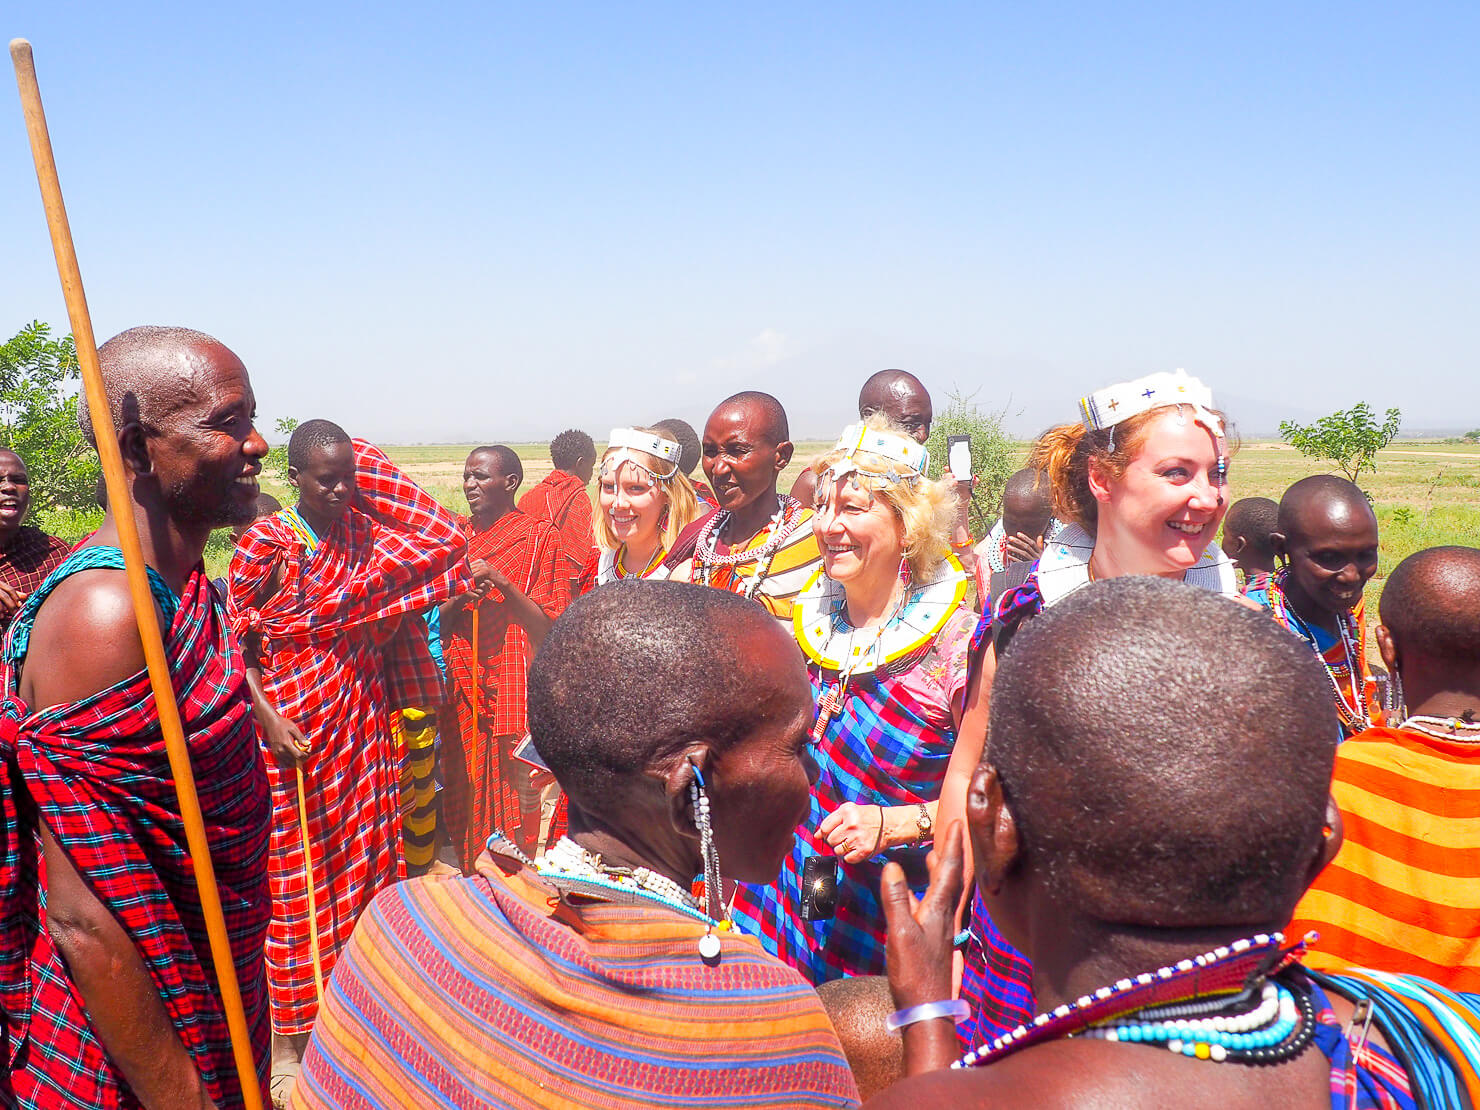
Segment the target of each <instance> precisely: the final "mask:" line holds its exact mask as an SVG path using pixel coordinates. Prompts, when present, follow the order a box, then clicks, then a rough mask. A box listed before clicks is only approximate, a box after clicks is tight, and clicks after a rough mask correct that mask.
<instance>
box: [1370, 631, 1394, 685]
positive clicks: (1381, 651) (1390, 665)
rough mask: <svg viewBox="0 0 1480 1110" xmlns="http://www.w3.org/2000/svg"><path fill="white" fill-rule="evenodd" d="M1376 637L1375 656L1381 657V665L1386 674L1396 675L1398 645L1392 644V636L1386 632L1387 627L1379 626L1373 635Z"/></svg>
mask: <svg viewBox="0 0 1480 1110" xmlns="http://www.w3.org/2000/svg"><path fill="white" fill-rule="evenodd" d="M1374 635H1375V636H1376V637H1377V654H1378V655H1380V656H1382V665H1383V666H1384V667H1386V668H1387V670H1388V674H1390V675H1396V674H1397V673H1398V645H1397V644H1395V643H1393V634H1392V633H1391V632H1390V631H1388V626H1387V625H1385V624H1379V625H1378V626H1377V631H1376V632H1375V633H1374Z"/></svg>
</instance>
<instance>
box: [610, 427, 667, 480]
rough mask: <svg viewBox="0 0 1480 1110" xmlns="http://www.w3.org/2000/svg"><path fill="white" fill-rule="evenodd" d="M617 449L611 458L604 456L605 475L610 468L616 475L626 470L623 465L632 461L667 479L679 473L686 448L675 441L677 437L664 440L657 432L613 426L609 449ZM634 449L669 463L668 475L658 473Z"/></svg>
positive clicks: (660, 478)
mask: <svg viewBox="0 0 1480 1110" xmlns="http://www.w3.org/2000/svg"><path fill="white" fill-rule="evenodd" d="M613 448H615V449H616V454H614V455H612V456H611V457H610V458H606V459H603V460H602V462H601V472H602V473H603V474H605V473H607V472H608V471H610V472H611V473H612V474H615V473H616V472H617V471H619V470H621V469H622V464H623V463H626V462H630V463H631V464H632V465H633V466H636V467H638V468H640V469H642V470H644V471H646V472H647V473H648V474H650V475H652V477H653V478H654V479H656V480H657V481H659V482H667V481H669V480H670V479H672V478H673V476H674V475H675V474H677V473H678V459H679V455H680V454H681V453H682V448H680V447H679V445H678V444H676V443H674V442H673V440H671V439H664V438H663V437H662V436H660V435H658V434H657V433H656V432H644V431H641V430H639V429H637V428H613V429H612V430H611V435H609V436H607V439H606V449H607V450H608V451H611V450H612V449H613ZM634 451H641V452H643V453H644V454H647V455H652V456H653V457H654V458H659V459H662V460H663V461H664V462H666V463H668V464H669V468H668V472H667V473H665V474H659V473H657V472H656V471H654V470H653V468H652V467H651V466H650V465H649V464H648V463H646V462H644V461H643V460H642V459H639V458H638V457H637V456H636V455H634V454H633V453H632V452H634Z"/></svg>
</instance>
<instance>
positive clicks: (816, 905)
mask: <svg viewBox="0 0 1480 1110" xmlns="http://www.w3.org/2000/svg"><path fill="white" fill-rule="evenodd" d="M837 912H838V857H837V856H808V857H807V858H806V859H804V860H802V920H803V921H822V920H825V919H827V918H830V917H832V915H833V914H835V913H837Z"/></svg>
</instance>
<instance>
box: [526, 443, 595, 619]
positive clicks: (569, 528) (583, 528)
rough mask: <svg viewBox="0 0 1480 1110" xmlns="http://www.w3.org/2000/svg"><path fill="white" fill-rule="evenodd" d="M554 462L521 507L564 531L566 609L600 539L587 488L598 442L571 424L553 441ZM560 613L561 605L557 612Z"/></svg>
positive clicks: (562, 568) (562, 561)
mask: <svg viewBox="0 0 1480 1110" xmlns="http://www.w3.org/2000/svg"><path fill="white" fill-rule="evenodd" d="M550 462H551V464H553V465H554V467H555V469H554V470H552V471H551V472H550V473H549V474H547V475H545V478H544V480H543V481H541V482H540V483H539V484H537V485H535V486H534V487H533V488H531V489H530V491H529V492H528V493H526V494H525V495H524V496H523V497H521V498H520V499H519V508H520V509H521V510H523V511H524V512H526V513H528V514H529V515H530V516H532V517H534V518H535V519H536V520H544V521H548V522H549V523H550V524H551V525H552V526H553V527H554V529H555V531H556V532H558V533H559V534H560V569H559V575H560V578H561V582H562V585H563V587H564V590H565V597H566V600H565V601H563V602H561V603H560V609H564V608H565V606H566V605H567V604H569V602H570V599H571V598H572V597H575V596H577V594H578V593H579V590H578V589H577V585H576V584H577V582H579V581H580V578H581V572H582V571H583V570H584V569H585V566H586V557H587V556H588V555H590V554H591V548H592V547H593V546H594V544H595V542H596V541H595V540H594V538H593V537H592V533H591V497H590V495H589V494H588V493H587V492H586V487H587V486H589V485H590V484H591V474H592V471H593V470H594V469H595V466H596V444H595V443H593V442H592V441H591V437H590V436H588V435H587V434H586V433H585V432H582V431H578V430H576V429H575V428H568V429H566V430H565V431H563V432H561V433H560V434H559V435H558V436H556V437H555V438H554V439H553V440H551V441H550ZM520 472H521V473H523V464H521V465H520ZM559 614H560V610H559V609H557V610H556V611H555V614H554V615H556V616H559Z"/></svg>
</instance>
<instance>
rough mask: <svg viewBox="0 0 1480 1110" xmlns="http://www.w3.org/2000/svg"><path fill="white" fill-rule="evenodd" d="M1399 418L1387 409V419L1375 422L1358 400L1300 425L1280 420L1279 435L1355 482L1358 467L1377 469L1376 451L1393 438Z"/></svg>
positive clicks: (1401, 418) (1373, 417) (1375, 417)
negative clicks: (1340, 410) (1311, 422)
mask: <svg viewBox="0 0 1480 1110" xmlns="http://www.w3.org/2000/svg"><path fill="white" fill-rule="evenodd" d="M1402 422H1403V414H1402V413H1401V412H1399V411H1398V410H1397V409H1388V410H1387V419H1385V420H1384V421H1383V422H1382V424H1381V425H1379V424H1378V423H1377V416H1376V414H1374V413H1373V411H1372V406H1371V405H1369V404H1367V402H1365V401H1361V402H1358V403H1357V404H1355V405H1353V406H1352V407H1351V408H1349V409H1347V410H1346V411H1345V412H1333V413H1331V414H1330V415H1329V416H1323V417H1321V418H1320V419H1319V420H1317V421H1316V422H1315V423H1314V424H1310V425H1306V426H1304V427H1302V426H1301V425H1299V424H1297V423H1295V422H1294V421H1293V420H1286V421H1283V422H1282V423H1281V424H1280V435H1281V436H1282V437H1283V438H1284V441H1285V442H1286V443H1288V444H1289V445H1290V446H1291V447H1293V448H1295V450H1297V451H1299V452H1300V453H1301V454H1302V455H1305V456H1306V457H1308V458H1312V459H1329V460H1331V461H1332V462H1334V463H1335V464H1336V465H1337V466H1338V467H1339V468H1340V470H1341V472H1342V473H1343V474H1345V475H1346V476H1347V478H1349V479H1350V480H1351V482H1352V483H1353V484H1356V481H1357V476H1358V475H1359V474H1361V473H1362V471H1364V470H1372V471H1375V470H1376V469H1377V452H1379V451H1381V450H1382V449H1383V448H1384V447H1386V446H1387V445H1388V444H1389V443H1391V442H1392V441H1393V437H1394V436H1396V435H1397V434H1398V428H1399V426H1400V425H1401V424H1402Z"/></svg>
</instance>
